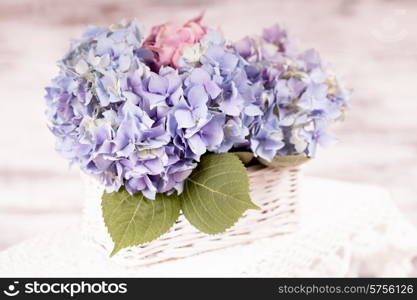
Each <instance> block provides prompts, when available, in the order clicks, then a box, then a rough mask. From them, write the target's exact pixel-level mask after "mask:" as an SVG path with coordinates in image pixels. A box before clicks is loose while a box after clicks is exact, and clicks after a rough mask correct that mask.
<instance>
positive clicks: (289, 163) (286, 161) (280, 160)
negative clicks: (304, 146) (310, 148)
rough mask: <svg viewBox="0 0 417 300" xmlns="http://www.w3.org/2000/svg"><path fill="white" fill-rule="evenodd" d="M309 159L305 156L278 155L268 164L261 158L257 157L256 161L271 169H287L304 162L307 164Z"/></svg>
mask: <svg viewBox="0 0 417 300" xmlns="http://www.w3.org/2000/svg"><path fill="white" fill-rule="evenodd" d="M309 159H310V158H309V157H307V156H306V155H305V154H298V155H278V156H275V157H274V159H273V160H272V161H271V162H269V161H267V160H265V159H263V158H260V157H258V160H259V162H260V163H261V164H263V165H265V166H267V167H272V168H288V167H296V166H299V165H301V164H303V163H305V162H307V161H308V160H309Z"/></svg>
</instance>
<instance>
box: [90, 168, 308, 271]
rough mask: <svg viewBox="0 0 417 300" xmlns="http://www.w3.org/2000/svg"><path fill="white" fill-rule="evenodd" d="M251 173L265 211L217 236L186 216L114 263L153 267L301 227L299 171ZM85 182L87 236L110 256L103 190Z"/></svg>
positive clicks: (255, 212)
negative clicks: (191, 223)
mask: <svg viewBox="0 0 417 300" xmlns="http://www.w3.org/2000/svg"><path fill="white" fill-rule="evenodd" d="M248 174H249V181H250V193H251V198H252V201H253V202H255V203H256V204H257V205H258V206H259V207H260V208H261V210H248V211H247V212H246V213H245V215H244V216H243V217H242V218H241V219H240V220H239V221H238V222H237V223H236V224H235V225H234V226H233V227H232V228H230V229H228V230H227V231H226V232H224V233H222V234H218V235H207V234H204V233H201V232H199V231H198V230H197V229H195V228H194V227H192V226H191V225H190V224H189V223H188V222H187V220H186V219H185V218H184V216H182V215H181V216H180V218H179V219H178V221H177V222H176V223H175V224H174V226H173V227H172V228H171V229H170V230H169V231H168V232H167V233H166V234H164V235H162V236H161V237H160V238H159V239H157V240H154V241H152V242H150V243H147V244H144V245H141V246H136V247H130V248H126V249H123V250H121V251H120V252H118V253H117V254H116V255H115V256H114V257H113V258H112V260H114V261H115V262H117V263H119V264H122V265H124V266H127V267H140V266H149V265H153V264H156V263H161V262H166V261H171V260H176V259H181V258H185V257H190V256H193V255H196V254H201V253H204V252H209V251H214V250H218V249H222V248H226V247H232V246H235V245H241V244H248V243H251V242H252V241H254V240H256V239H260V238H265V237H273V236H277V235H282V234H286V233H290V232H293V231H294V230H295V229H296V228H297V224H298V222H297V221H298V220H297V210H298V207H297V201H298V189H299V177H300V169H299V168H297V167H294V168H284V169H274V168H264V167H260V166H256V167H250V168H249V169H248ZM83 178H84V180H85V186H86V189H85V192H86V195H85V197H86V198H85V206H84V217H83V236H84V238H85V239H86V240H87V241H88V242H90V243H93V244H94V245H96V246H97V247H99V248H100V249H101V250H102V251H104V252H105V253H106V254H107V255H109V254H110V253H111V250H112V249H113V242H112V240H111V238H110V236H109V234H108V232H107V229H106V227H105V225H104V221H103V218H102V211H101V196H102V193H103V190H104V189H103V187H102V186H101V185H100V184H98V183H97V182H96V181H95V179H93V178H90V177H87V176H83Z"/></svg>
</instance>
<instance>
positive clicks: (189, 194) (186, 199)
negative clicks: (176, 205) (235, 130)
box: [179, 153, 259, 234]
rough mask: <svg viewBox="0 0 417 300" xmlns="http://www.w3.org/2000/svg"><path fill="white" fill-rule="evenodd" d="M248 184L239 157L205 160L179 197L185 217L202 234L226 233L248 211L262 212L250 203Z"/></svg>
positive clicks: (225, 155) (208, 157) (226, 155)
mask: <svg viewBox="0 0 417 300" xmlns="http://www.w3.org/2000/svg"><path fill="white" fill-rule="evenodd" d="M248 181H249V180H248V175H247V172H246V168H245V167H244V166H243V164H242V162H241V161H240V160H239V158H238V157H237V156H236V155H234V154H232V153H223V154H208V155H205V156H203V157H202V158H201V161H200V163H199V164H198V166H197V168H196V169H195V170H194V171H193V173H192V174H191V175H190V177H188V178H187V179H186V180H185V184H184V191H183V193H182V194H181V195H180V196H179V197H180V199H181V208H182V211H183V213H184V216H185V217H186V218H187V220H188V221H189V222H190V223H191V224H192V225H193V226H194V227H196V228H197V229H199V230H200V231H202V232H205V233H208V234H217V233H221V232H224V231H225V230H226V229H228V228H230V227H232V226H233V225H234V224H235V223H236V222H237V220H238V219H239V218H240V217H241V216H242V215H243V213H244V212H245V211H246V210H248V209H251V208H252V209H259V208H258V207H257V206H256V205H255V204H254V203H252V201H251V199H250V196H249V182H248Z"/></svg>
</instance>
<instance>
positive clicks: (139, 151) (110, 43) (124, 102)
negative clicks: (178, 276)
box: [46, 15, 349, 261]
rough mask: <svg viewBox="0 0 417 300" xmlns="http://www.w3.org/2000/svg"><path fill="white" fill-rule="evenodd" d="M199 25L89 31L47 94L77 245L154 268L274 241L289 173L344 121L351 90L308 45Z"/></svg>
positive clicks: (281, 226) (278, 32)
mask: <svg viewBox="0 0 417 300" xmlns="http://www.w3.org/2000/svg"><path fill="white" fill-rule="evenodd" d="M202 17H203V16H202V15H200V16H198V17H196V18H194V19H192V20H190V21H188V22H186V23H185V24H183V25H181V24H177V23H173V22H169V23H165V24H162V25H159V26H155V27H153V28H152V30H151V32H150V35H148V36H145V33H144V30H143V29H142V26H140V24H138V23H137V22H136V21H131V22H121V23H119V24H116V25H111V26H110V27H109V28H103V27H96V26H89V27H88V28H87V29H86V31H85V33H84V35H83V36H82V38H81V39H79V40H77V41H75V42H73V44H72V45H71V47H70V50H69V52H68V53H67V54H66V55H65V56H64V58H63V59H62V60H61V61H59V70H60V73H59V75H58V76H57V77H56V78H54V79H53V84H52V86H51V87H48V88H47V96H46V99H47V107H48V109H47V116H48V120H49V126H50V129H51V131H52V133H53V134H54V135H55V136H56V138H57V150H58V151H59V152H60V153H61V154H62V155H63V156H64V157H66V158H67V159H68V160H69V161H70V162H71V163H76V164H77V165H79V166H80V168H81V170H82V172H83V173H84V174H86V180H87V185H88V189H87V194H88V198H89V199H88V201H87V204H86V211H87V212H88V211H89V213H88V214H87V215H86V220H85V221H86V224H88V226H87V227H88V230H87V231H89V237H90V238H91V239H93V240H95V241H96V242H97V243H99V244H100V245H101V246H102V247H103V248H105V249H106V251H107V250H111V249H109V247H112V248H113V250H112V251H111V255H114V254H116V253H117V252H119V251H120V250H122V249H124V248H128V249H124V250H123V251H121V252H123V253H125V254H124V255H125V256H128V257H129V256H130V257H132V256H135V255H136V256H138V255H139V256H141V257H143V258H149V257H154V258H155V261H161V260H166V259H171V258H172V257H181V256H187V255H189V254H192V253H196V252H205V251H209V250H211V249H215V248H216V249H217V248H221V247H225V246H227V245H230V244H236V243H241V242H243V243H247V242H250V241H252V240H254V239H255V238H259V237H262V236H272V235H276V234H279V233H282V232H285V231H286V230H287V229H286V224H287V225H288V224H289V223H291V221H289V220H292V219H291V216H292V215H294V211H295V206H294V202H295V199H296V195H295V192H296V190H297V174H298V167H297V166H298V165H300V164H301V163H303V162H305V161H307V160H308V159H310V158H312V157H314V155H315V152H316V148H317V146H318V145H326V144H328V143H329V142H330V141H331V140H332V137H331V136H330V135H329V133H328V130H327V129H328V125H329V124H330V122H331V121H333V120H337V119H340V118H342V116H343V113H344V110H345V108H346V105H347V104H346V103H347V99H348V96H349V92H348V91H347V90H346V89H345V88H343V87H342V86H341V85H340V83H339V82H338V81H337V79H336V78H335V76H334V75H333V74H332V73H330V71H328V70H327V69H326V68H325V67H324V66H323V64H322V62H321V60H320V57H319V55H318V53H317V52H316V51H315V50H307V51H304V52H299V51H298V50H297V49H296V48H295V46H294V45H293V42H292V40H291V39H290V38H289V35H288V33H287V32H286V31H285V30H283V29H282V28H281V27H280V26H278V25H275V26H272V27H271V28H268V29H266V30H264V31H263V34H262V35H261V36H252V37H246V38H244V39H242V40H240V41H238V42H235V43H233V42H229V41H227V40H225V38H224V37H223V35H222V34H221V33H220V32H219V31H217V30H214V29H211V28H209V27H207V26H205V25H202V22H201V21H202ZM248 174H249V175H248ZM243 215H245V216H244V217H243V218H241V217H242V216H243ZM280 216H281V217H280ZM283 216H285V217H283ZM239 219H241V220H240V221H239V223H238V224H236V225H235V223H236V222H237V221H238V220H239ZM186 220H187V221H188V222H189V223H190V224H191V225H192V226H190V225H188V224H187V223H186ZM260 223H263V224H266V225H264V227H263V229H262V230H256V226H254V224H260ZM234 225H235V226H234ZM233 226H234V227H233ZM232 227H233V228H232ZM167 232H168V233H167ZM223 232H225V233H224V234H222V235H216V234H219V233H223ZM207 234H208V235H207ZM161 235H163V236H162V237H161ZM212 235H215V236H212ZM110 238H111V239H110ZM156 239H157V240H156ZM154 240H155V241H154ZM151 241H154V242H152V243H150V242H151ZM197 248H198V249H197ZM181 251H182V252H181ZM190 251H191V252H192V253H190ZM109 252H110V251H109ZM164 253H165V256H164ZM166 253H168V254H166ZM119 255H120V254H119Z"/></svg>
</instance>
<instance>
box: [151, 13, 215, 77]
mask: <svg viewBox="0 0 417 300" xmlns="http://www.w3.org/2000/svg"><path fill="white" fill-rule="evenodd" d="M203 16H204V13H201V14H200V15H199V16H198V17H196V18H194V19H191V20H189V21H188V22H187V23H185V24H184V25H183V26H181V25H180V24H178V23H174V22H168V23H165V24H162V25H158V26H154V27H152V30H151V34H150V35H149V36H148V37H147V38H146V40H145V42H144V43H143V47H144V48H146V49H149V50H151V51H152V52H153V53H154V54H155V63H156V65H157V68H158V69H159V67H161V66H171V67H174V68H176V69H178V67H179V66H178V63H179V59H180V57H181V56H182V54H183V49H184V48H185V47H187V46H192V45H194V44H196V43H198V42H199V41H200V40H201V39H202V38H203V36H204V35H205V34H206V33H207V27H206V26H203V25H202V24H200V22H201V20H202V19H203Z"/></svg>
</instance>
